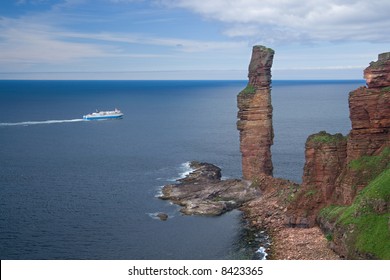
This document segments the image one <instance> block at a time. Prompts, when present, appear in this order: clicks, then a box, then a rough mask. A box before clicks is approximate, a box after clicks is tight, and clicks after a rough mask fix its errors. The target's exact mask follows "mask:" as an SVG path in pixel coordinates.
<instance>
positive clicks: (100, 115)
mask: <svg viewBox="0 0 390 280" xmlns="http://www.w3.org/2000/svg"><path fill="white" fill-rule="evenodd" d="M122 117H123V113H122V112H121V111H120V110H118V109H115V110H114V111H98V110H96V112H94V113H91V114H88V115H84V116H83V119H84V120H88V121H91V120H106V119H121V118H122Z"/></svg>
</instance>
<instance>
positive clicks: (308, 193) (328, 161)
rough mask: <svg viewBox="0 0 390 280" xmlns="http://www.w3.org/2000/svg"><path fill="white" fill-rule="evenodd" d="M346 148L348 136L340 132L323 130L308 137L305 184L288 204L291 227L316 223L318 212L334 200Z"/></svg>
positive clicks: (304, 174) (309, 225)
mask: <svg viewBox="0 0 390 280" xmlns="http://www.w3.org/2000/svg"><path fill="white" fill-rule="evenodd" d="M346 147H347V140H346V137H344V136H342V135H341V134H335V135H331V134H328V133H326V132H324V131H322V132H320V133H318V134H313V135H311V136H310V137H309V138H308V139H307V141H306V145H305V148H306V149H305V158H306V162H305V167H304V171H303V180H302V185H301V188H300V191H299V193H298V194H297V197H296V199H295V200H294V201H293V203H291V204H290V205H289V207H288V210H289V211H288V213H287V217H286V223H287V224H288V225H289V226H293V227H312V226H314V224H315V219H316V217H317V214H318V211H319V210H320V209H321V208H322V207H324V206H325V205H327V204H329V203H331V202H332V200H333V193H334V191H335V188H336V181H337V179H338V177H339V175H340V174H341V172H342V170H343V168H344V166H345V161H346V157H347V155H346Z"/></svg>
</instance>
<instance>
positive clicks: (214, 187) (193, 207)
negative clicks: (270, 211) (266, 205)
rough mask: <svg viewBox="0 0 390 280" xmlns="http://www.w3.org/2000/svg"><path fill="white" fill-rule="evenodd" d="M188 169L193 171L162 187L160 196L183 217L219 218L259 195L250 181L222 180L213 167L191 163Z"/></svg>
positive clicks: (215, 167)
mask: <svg viewBox="0 0 390 280" xmlns="http://www.w3.org/2000/svg"><path fill="white" fill-rule="evenodd" d="M190 167H191V168H192V169H193V170H194V171H192V172H191V173H189V174H188V175H187V176H186V177H185V178H183V179H179V180H177V184H171V185H166V186H164V187H163V189H162V195H161V196H160V198H161V199H164V200H170V201H171V202H173V203H174V204H177V205H180V206H181V207H182V208H181V210H180V212H182V213H183V214H186V215H205V216H218V215H222V214H223V213H225V212H227V211H230V210H233V209H236V208H239V207H241V206H242V205H243V204H244V203H245V202H248V201H250V200H252V199H254V198H256V197H258V196H259V195H260V191H259V190H258V189H257V188H254V187H253V186H252V184H251V183H250V182H249V181H244V180H239V179H228V180H222V179H221V169H220V168H219V167H217V166H215V165H213V164H210V163H205V162H197V161H192V162H191V163H190Z"/></svg>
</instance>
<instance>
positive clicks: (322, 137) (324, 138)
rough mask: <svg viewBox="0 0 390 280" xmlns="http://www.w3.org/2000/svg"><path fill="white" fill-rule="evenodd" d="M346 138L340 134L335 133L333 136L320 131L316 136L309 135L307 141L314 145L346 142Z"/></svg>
mask: <svg viewBox="0 0 390 280" xmlns="http://www.w3.org/2000/svg"><path fill="white" fill-rule="evenodd" d="M346 139H347V138H346V136H343V135H342V134H341V133H336V134H334V135H332V134H329V133H327V132H326V131H320V132H318V133H316V134H313V135H310V136H309V139H308V141H311V142H315V143H328V144H331V143H338V142H340V141H344V140H346Z"/></svg>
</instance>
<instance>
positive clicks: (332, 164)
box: [286, 53, 390, 227]
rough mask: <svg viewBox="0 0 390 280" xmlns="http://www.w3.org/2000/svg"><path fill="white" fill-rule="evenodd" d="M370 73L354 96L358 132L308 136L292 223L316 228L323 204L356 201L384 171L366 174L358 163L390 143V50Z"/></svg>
mask: <svg viewBox="0 0 390 280" xmlns="http://www.w3.org/2000/svg"><path fill="white" fill-rule="evenodd" d="M364 77H365V79H366V81H367V87H361V88H358V89H356V90H354V91H352V92H351V93H350V95H349V108H350V119H351V123H352V130H351V132H350V133H349V135H348V137H347V138H346V139H345V138H344V137H342V136H341V135H330V134H327V133H324V132H321V133H319V134H314V135H312V136H310V137H309V138H308V140H307V142H306V152H305V156H306V162H305V167H304V174H303V180H302V187H301V190H300V192H299V194H298V196H297V199H296V200H295V201H294V202H293V203H292V204H291V205H290V206H289V209H288V213H287V218H286V223H287V224H289V225H291V226H303V227H310V226H313V225H314V223H315V219H316V216H317V214H318V212H319V210H320V209H321V208H323V207H324V206H327V205H331V204H337V205H349V204H351V203H352V201H353V199H354V198H355V196H356V194H357V192H358V191H359V190H361V189H363V188H364V187H365V186H366V185H367V184H368V183H369V181H370V180H372V179H373V178H374V177H375V176H376V175H378V174H361V173H362V172H363V171H362V170H360V169H359V168H352V165H353V163H354V161H356V160H358V159H361V158H362V157H364V156H365V157H367V156H373V155H374V156H375V155H378V154H380V153H381V151H382V150H383V149H384V148H385V147H389V146H390V133H389V131H390V53H385V54H381V55H379V58H378V61H377V62H372V63H371V64H370V66H369V67H367V68H366V69H365V71H364ZM382 164H383V166H382V167H381V166H378V170H383V168H386V164H387V163H386V162H384V163H382ZM364 172H366V173H367V171H364ZM378 172H379V171H378Z"/></svg>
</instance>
